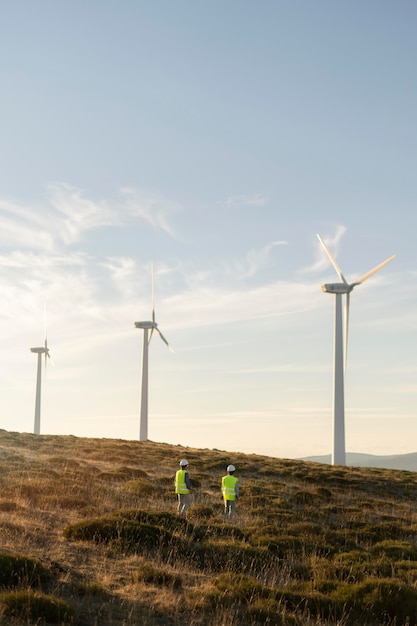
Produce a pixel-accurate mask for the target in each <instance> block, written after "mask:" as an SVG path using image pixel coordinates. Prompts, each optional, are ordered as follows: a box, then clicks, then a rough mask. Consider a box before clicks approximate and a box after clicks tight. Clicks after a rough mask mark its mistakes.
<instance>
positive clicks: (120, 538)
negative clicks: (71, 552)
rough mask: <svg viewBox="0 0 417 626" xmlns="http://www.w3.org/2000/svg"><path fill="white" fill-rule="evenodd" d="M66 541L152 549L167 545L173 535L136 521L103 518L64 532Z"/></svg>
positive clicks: (79, 523) (69, 528)
mask: <svg viewBox="0 0 417 626" xmlns="http://www.w3.org/2000/svg"><path fill="white" fill-rule="evenodd" d="M64 536H65V537H66V539H71V540H81V541H95V542H97V543H113V542H118V543H120V545H121V546H123V548H126V549H135V548H151V547H156V546H161V545H167V544H169V542H170V541H171V540H172V534H171V533H170V532H169V531H168V530H164V529H163V528H160V527H159V526H153V525H151V524H142V523H140V522H137V521H136V520H129V519H123V518H122V519H117V518H102V519H94V520H88V521H86V522H78V523H77V524H73V525H72V526H68V527H67V528H66V529H65V530H64Z"/></svg>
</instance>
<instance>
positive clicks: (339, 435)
mask: <svg viewBox="0 0 417 626" xmlns="http://www.w3.org/2000/svg"><path fill="white" fill-rule="evenodd" d="M317 237H318V240H319V242H320V243H321V245H322V246H323V248H324V251H325V252H326V254H327V256H328V257H329V259H330V262H331V263H332V265H333V267H334V269H335V270H336V272H337V274H338V276H339V278H340V280H341V281H342V282H340V283H327V284H325V285H322V286H321V288H322V290H323V291H324V292H326V293H331V294H333V295H334V296H335V311H334V355H333V358H334V374H333V383H334V387H333V455H332V464H333V465H345V464H346V452H345V397H344V394H345V392H344V377H345V373H346V357H347V343H348V327H349V301H350V292H351V291H352V290H353V288H354V287H356V286H357V285H360V284H362V283H363V282H364V281H365V280H367V279H368V278H370V277H371V276H373V275H374V274H376V272H379V270H380V269H382V268H383V267H385V265H387V264H388V263H390V262H391V261H392V260H393V259H395V254H394V255H393V256H390V257H389V258H388V259H386V260H385V261H383V262H382V263H380V264H379V265H377V266H376V267H374V269H372V270H370V271H369V272H367V273H366V274H364V275H363V276H361V277H360V278H358V279H357V280H355V282H353V283H348V282H347V280H346V278H345V277H344V276H343V274H342V270H341V269H340V267H339V265H338V264H337V261H336V259H335V258H334V256H333V255H332V253H331V252H330V250H329V248H328V247H327V246H326V244H325V243H324V241H323V239H322V238H321V237H320V235H317ZM342 296H346V301H345V323H344V333H343V313H342Z"/></svg>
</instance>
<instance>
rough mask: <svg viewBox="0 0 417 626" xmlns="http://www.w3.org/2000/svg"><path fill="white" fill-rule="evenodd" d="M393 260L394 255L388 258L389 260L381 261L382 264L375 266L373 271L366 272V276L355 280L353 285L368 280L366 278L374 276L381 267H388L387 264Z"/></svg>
mask: <svg viewBox="0 0 417 626" xmlns="http://www.w3.org/2000/svg"><path fill="white" fill-rule="evenodd" d="M394 259H395V254H393V255H392V256H390V257H389V259H386V260H385V261H383V262H382V263H380V264H379V265H377V266H376V267H374V269H373V270H371V271H369V272H367V273H366V274H364V275H363V276H361V277H360V278H358V280H355V283H354V284H355V285H360V284H361V283H363V282H364V281H365V280H368V278H370V277H371V276H373V275H374V274H376V273H377V272H379V270H382V268H383V267H385V265H388V263H391V261H393V260H394Z"/></svg>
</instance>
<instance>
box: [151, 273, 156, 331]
mask: <svg viewBox="0 0 417 626" xmlns="http://www.w3.org/2000/svg"><path fill="white" fill-rule="evenodd" d="M151 280H152V321H153V323H155V285H154V283H155V280H154V271H153V262H152V263H151Z"/></svg>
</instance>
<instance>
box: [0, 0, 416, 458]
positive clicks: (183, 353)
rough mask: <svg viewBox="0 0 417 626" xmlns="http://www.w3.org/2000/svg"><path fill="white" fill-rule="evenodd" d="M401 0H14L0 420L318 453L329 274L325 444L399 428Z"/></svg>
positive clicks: (411, 111) (0, 279) (3, 178)
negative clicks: (344, 305)
mask: <svg viewBox="0 0 417 626" xmlns="http://www.w3.org/2000/svg"><path fill="white" fill-rule="evenodd" d="M416 25H417V5H416V4H415V2H414V0H413V1H411V0H409V1H401V2H398V3H393V2H391V1H390V2H388V1H385V0H370V1H367V2H359V1H358V0H356V1H355V0H353V1H350V2H345V3H342V2H339V3H335V2H333V1H324V0H318V1H317V2H311V1H310V0H300V1H294V0H287V1H281V0H260V1H259V2H256V3H255V2H249V1H247V0H228V2H220V1H217V0H214V1H213V2H210V3H203V2H185V1H184V2H172V0H166V1H159V0H156V1H155V2H152V3H150V2H143V1H141V0H131V1H128V0H120V1H117V2H116V0H107V1H106V0H100V1H98V0H97V1H94V0H90V1H86V0H82V1H81V0H71V2H69V1H67V2H64V1H57V0H51V1H49V0H48V1H47V0H40V2H37V3H33V2H31V1H30V0H27V1H20V0H16V1H15V2H13V3H2V19H1V22H0V59H1V60H0V85H1V98H0V113H1V117H0V119H1V133H0V289H1V293H2V298H1V302H0V320H1V327H0V338H1V346H2V349H1V354H2V358H1V359H0V416H1V418H0V428H5V429H7V430H17V431H29V432H31V431H32V430H33V413H34V398H35V376H36V357H35V355H33V354H31V353H30V351H29V348H30V347H34V346H37V345H42V342H43V307H44V303H45V302H46V305H47V311H48V339H49V344H50V348H51V353H52V355H53V357H54V360H55V362H56V367H55V368H48V372H47V376H46V380H45V384H44V387H43V396H42V424H41V430H42V432H44V433H58V434H67V433H71V434H74V435H80V436H95V437H120V438H126V439H133V438H137V437H138V432H139V416H138V414H139V393H140V357H141V349H142V343H141V342H142V336H141V333H140V332H139V331H137V330H135V329H134V327H133V323H134V321H139V320H146V319H150V313H151V311H150V309H151V302H150V290H151V287H150V264H151V262H152V261H153V263H154V266H155V274H156V275H155V296H156V312H157V321H158V322H159V325H160V328H161V330H162V332H163V333H164V335H165V336H166V337H167V339H168V340H169V341H170V343H171V344H172V345H173V347H174V350H175V353H174V354H171V353H170V352H169V351H168V350H167V349H166V346H165V345H164V344H163V343H162V342H161V341H159V340H158V338H157V337H155V338H154V339H153V340H152V343H151V349H150V406H149V414H150V415H149V437H150V439H152V440H154V441H166V442H168V443H174V444H176V443H180V444H184V445H192V446H196V447H216V448H222V449H228V450H231V451H233V450H239V451H244V452H259V453H266V454H270V455H273V456H284V457H299V456H307V455H310V454H322V453H323V454H324V453H328V452H330V450H331V445H332V442H331V403H332V398H331V395H332V349H333V348H332V343H333V304H334V303H333V297H332V296H329V295H328V294H323V293H322V292H321V289H320V285H321V284H322V283H323V282H329V281H334V280H336V279H337V277H336V274H335V272H334V269H333V267H332V266H331V265H330V264H329V263H328V262H327V261H326V259H325V257H324V254H323V252H322V250H321V249H320V247H319V243H318V241H317V239H316V233H317V232H319V233H321V235H322V236H323V237H324V238H325V240H326V241H327V242H328V245H329V247H330V248H331V249H332V251H333V252H334V254H335V255H336V257H337V259H338V262H339V264H340V265H341V267H342V270H343V272H344V274H345V276H346V277H347V278H348V279H353V278H355V277H358V276H359V275H361V274H363V273H364V272H366V271H368V270H369V269H371V268H372V267H374V266H375V265H377V264H378V263H380V262H381V261H383V260H384V259H385V258H387V257H388V256H390V255H391V254H396V255H397V258H396V259H395V261H394V262H393V263H391V264H390V265H389V266H387V267H386V268H384V269H383V270H382V271H381V273H380V274H378V275H376V276H374V277H373V278H371V279H370V280H369V282H366V283H365V284H364V285H362V286H360V287H357V288H356V289H355V291H354V293H353V295H352V298H351V305H352V306H351V325H350V344H349V362H348V372H347V380H346V443H347V449H348V450H349V451H356V452H372V453H375V454H379V453H380V454H386V453H402V452H411V451H415V450H416V449H417V443H416V442H417V409H416V399H417V398H416V397H417V383H416V377H417V358H416V348H415V346H416V345H417V341H416V339H417V322H416V315H415V310H416V305H417V286H416V279H417V265H416V245H415V244H416V232H417V211H416V196H417V193H416V192H417V178H416V169H417V168H416V166H417V156H416V154H417V153H416V145H417V79H416V72H415V66H416V61H417V40H416V37H415V31H416Z"/></svg>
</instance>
